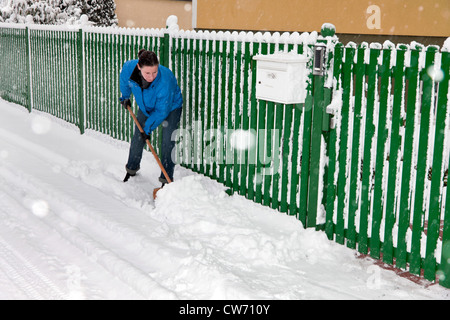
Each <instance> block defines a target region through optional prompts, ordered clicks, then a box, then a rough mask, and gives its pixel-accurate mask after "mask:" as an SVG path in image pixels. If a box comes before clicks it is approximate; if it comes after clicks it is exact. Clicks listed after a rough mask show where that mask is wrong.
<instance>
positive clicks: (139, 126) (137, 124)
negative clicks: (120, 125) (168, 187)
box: [124, 106, 172, 199]
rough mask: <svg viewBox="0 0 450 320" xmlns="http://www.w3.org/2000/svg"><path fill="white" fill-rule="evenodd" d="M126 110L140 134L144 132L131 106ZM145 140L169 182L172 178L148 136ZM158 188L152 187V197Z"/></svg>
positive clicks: (154, 197) (154, 196) (127, 176)
mask: <svg viewBox="0 0 450 320" xmlns="http://www.w3.org/2000/svg"><path fill="white" fill-rule="evenodd" d="M127 110H128V112H130V114H131V117H132V118H133V120H134V123H135V124H136V126H137V127H138V129H139V131H140V132H141V134H144V130H143V129H142V127H141V125H140V123H139V121H138V119H137V118H136V115H135V114H134V112H133V110H131V107H130V106H127ZM145 142H147V145H148V147H149V148H150V150H151V152H152V153H153V156H154V157H155V160H156V162H157V163H158V165H159V167H160V168H161V171H162V173H163V174H164V177H165V178H166V180H167V183H171V182H172V180H171V179H170V178H169V175H168V174H167V171H166V169H164V166H163V165H162V163H161V160H159V157H158V155H157V154H156V152H155V149H153V147H152V145H151V143H150V140H149V139H148V137H147V138H146V139H145ZM129 177H130V175H129V174H128V173H127V175H126V177H125V179H124V182H126V181H127V180H128V178H129ZM159 189H161V188H155V189H153V199H156V193H157V192H158V191H159Z"/></svg>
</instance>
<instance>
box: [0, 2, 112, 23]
mask: <svg viewBox="0 0 450 320" xmlns="http://www.w3.org/2000/svg"><path fill="white" fill-rule="evenodd" d="M115 9H116V4H115V2H114V0H39V1H35V0H5V1H2V2H0V22H9V23H35V24H51V25H61V24H71V25H73V24H80V23H83V22H85V20H86V17H87V20H88V24H91V25H92V24H93V25H97V26H116V25H117V17H116V14H115Z"/></svg>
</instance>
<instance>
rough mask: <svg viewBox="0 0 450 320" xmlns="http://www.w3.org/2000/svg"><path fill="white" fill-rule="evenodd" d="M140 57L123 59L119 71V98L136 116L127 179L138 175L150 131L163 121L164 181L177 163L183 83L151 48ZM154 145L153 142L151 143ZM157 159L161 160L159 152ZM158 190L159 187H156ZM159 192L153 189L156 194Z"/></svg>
mask: <svg viewBox="0 0 450 320" xmlns="http://www.w3.org/2000/svg"><path fill="white" fill-rule="evenodd" d="M138 57H139V58H138V59H135V60H130V61H127V62H125V63H124V65H123V67H122V71H121V73H120V91H121V93H122V97H121V98H120V101H121V103H122V105H123V107H124V108H125V109H127V110H129V111H130V113H131V114H132V116H133V118H134V119H135V122H137V123H136V127H135V132H134V135H133V138H132V140H131V145H130V152H129V156H128V163H127V164H126V166H125V169H126V171H127V174H126V177H125V179H124V181H125V182H126V181H127V180H128V179H129V178H130V177H132V176H135V175H136V173H137V171H138V170H139V169H140V163H141V159H142V152H143V150H144V146H145V144H146V143H148V139H149V135H150V134H151V133H152V132H153V130H155V129H156V128H157V127H158V126H159V125H161V124H162V125H163V129H162V143H161V165H162V167H161V176H160V177H159V181H160V182H161V183H162V186H164V184H166V183H169V182H171V181H172V180H173V172H174V167H175V164H174V162H173V160H172V157H171V154H172V149H173V148H174V144H175V142H174V141H172V139H171V137H172V133H173V132H174V131H175V130H176V129H178V125H179V123H180V118H181V111H182V106H183V97H182V95H181V90H180V87H179V86H178V83H177V80H176V78H175V76H174V75H173V73H172V71H170V70H169V69H168V68H166V67H164V66H161V65H160V64H159V60H158V57H157V56H156V54H155V53H154V52H152V51H148V50H145V49H141V50H140V51H139V54H138ZM131 94H133V96H134V99H135V101H136V103H137V105H138V107H139V110H138V113H137V117H134V114H133V113H132V111H131V102H130V97H131ZM138 124H139V125H138ZM148 145H149V147H150V148H151V149H152V152H153V153H154V151H153V148H152V147H151V145H150V144H149V143H148ZM154 155H155V158H156V160H157V161H158V162H159V159H158V157H157V156H156V153H154ZM155 190H156V191H157V189H155ZM155 195H156V192H154V197H155Z"/></svg>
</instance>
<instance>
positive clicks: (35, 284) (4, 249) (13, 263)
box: [0, 236, 67, 300]
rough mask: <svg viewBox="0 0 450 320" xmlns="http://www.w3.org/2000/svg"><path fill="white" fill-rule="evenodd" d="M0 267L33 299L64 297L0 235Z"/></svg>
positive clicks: (57, 298)
mask: <svg viewBox="0 0 450 320" xmlns="http://www.w3.org/2000/svg"><path fill="white" fill-rule="evenodd" d="M0 256H1V258H0V269H2V270H3V271H4V272H5V274H6V275H7V276H8V278H10V279H11V280H13V281H14V283H15V284H17V285H18V286H19V288H20V289H21V290H22V291H23V292H24V293H25V294H26V295H27V296H28V297H29V298H32V299H35V300H61V299H66V298H67V297H66V296H65V294H64V292H63V291H61V290H60V289H59V288H58V287H57V286H56V285H55V284H54V283H53V282H52V281H51V280H50V279H49V278H48V277H47V276H45V275H44V274H43V273H42V272H41V271H39V269H38V268H37V267H36V266H34V265H33V264H32V263H31V262H30V261H29V260H28V259H26V258H25V257H24V256H23V255H22V254H20V253H19V252H18V251H17V250H15V249H14V248H13V247H12V246H11V245H10V244H9V243H8V242H7V241H6V240H5V239H4V238H3V237H1V236H0Z"/></svg>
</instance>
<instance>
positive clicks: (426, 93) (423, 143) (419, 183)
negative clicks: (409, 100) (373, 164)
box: [410, 47, 436, 274]
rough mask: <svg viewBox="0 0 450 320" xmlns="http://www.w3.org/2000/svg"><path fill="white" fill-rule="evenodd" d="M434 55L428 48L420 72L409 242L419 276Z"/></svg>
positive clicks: (413, 262) (434, 49)
mask: <svg viewBox="0 0 450 320" xmlns="http://www.w3.org/2000/svg"><path fill="white" fill-rule="evenodd" d="M435 54H436V48H435V47H429V48H428V49H427V51H426V56H425V67H424V69H423V70H422V73H421V78H422V81H423V93H422V104H421V110H420V113H421V117H420V134H419V147H418V152H417V154H418V159H417V171H416V181H415V197H414V214H413V225H412V228H413V230H412V231H413V232H412V241H411V261H410V272H411V273H413V274H420V270H421V268H422V256H421V250H422V244H421V242H422V237H423V232H424V222H425V210H424V191H425V184H426V183H427V182H426V179H427V174H428V168H427V158H428V157H426V156H425V155H426V154H427V152H428V148H429V147H430V146H429V145H428V135H429V129H430V121H431V119H430V118H431V113H430V112H431V109H432V108H431V102H432V99H433V98H432V96H433V94H432V90H433V79H432V78H431V77H430V76H429V75H428V73H427V70H428V68H429V67H430V66H432V65H434V59H435Z"/></svg>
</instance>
